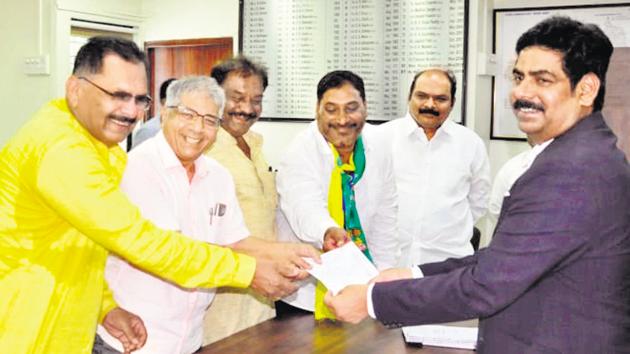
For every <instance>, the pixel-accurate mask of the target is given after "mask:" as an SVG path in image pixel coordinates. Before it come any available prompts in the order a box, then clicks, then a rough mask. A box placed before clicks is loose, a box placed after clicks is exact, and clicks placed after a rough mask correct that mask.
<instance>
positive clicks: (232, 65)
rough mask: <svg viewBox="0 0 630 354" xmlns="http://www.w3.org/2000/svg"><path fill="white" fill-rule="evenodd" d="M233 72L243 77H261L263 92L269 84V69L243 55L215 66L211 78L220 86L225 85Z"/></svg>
mask: <svg viewBox="0 0 630 354" xmlns="http://www.w3.org/2000/svg"><path fill="white" fill-rule="evenodd" d="M232 72H234V73H237V74H239V75H242V76H250V75H255V76H258V77H260V78H261V80H262V85H263V91H264V90H265V89H266V88H267V85H268V84H269V78H268V77H267V68H265V67H264V66H263V65H261V64H258V63H255V62H253V61H252V60H251V59H249V58H247V57H245V56H243V55H239V56H237V57H234V58H231V59H228V60H225V61H222V62H220V63H219V64H217V65H215V66H214V67H213V68H212V71H211V72H210V76H212V77H213V78H214V79H215V80H217V82H218V83H219V85H223V81H225V79H226V78H227V77H228V75H229V74H230V73H232Z"/></svg>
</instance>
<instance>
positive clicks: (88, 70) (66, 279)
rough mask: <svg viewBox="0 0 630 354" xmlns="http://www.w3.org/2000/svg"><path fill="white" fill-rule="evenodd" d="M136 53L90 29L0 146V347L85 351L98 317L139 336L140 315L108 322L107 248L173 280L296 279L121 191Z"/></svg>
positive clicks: (135, 109) (267, 289)
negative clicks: (63, 71)
mask: <svg viewBox="0 0 630 354" xmlns="http://www.w3.org/2000/svg"><path fill="white" fill-rule="evenodd" d="M144 60H145V59H144V54H143V53H142V52H141V51H140V50H139V49H138V47H137V46H136V45H135V44H133V43H132V42H129V41H126V40H120V39H115V38H108V37H100V38H99V37H96V38H93V39H91V40H90V41H89V42H88V43H87V44H86V45H85V46H83V47H82V48H81V50H80V51H79V53H78V55H77V58H76V62H75V68H74V71H73V75H72V76H71V77H70V78H69V79H68V81H67V82H66V99H61V100H55V101H52V102H50V103H49V104H47V105H45V106H44V107H43V108H42V109H41V110H40V111H39V112H38V113H36V114H35V116H34V117H33V118H32V119H31V120H30V121H29V122H28V123H27V124H26V125H25V126H24V127H23V128H22V129H21V130H20V131H19V132H18V133H17V134H16V135H15V136H14V137H13V138H12V139H11V140H10V141H9V142H8V143H7V144H6V145H5V146H4V147H3V148H2V150H0V352H2V353H12V354H21V353H64V354H67V353H90V351H91V347H92V342H93V340H94V333H95V328H96V324H97V322H98V321H101V322H103V321H105V324H109V325H110V327H113V329H117V330H121V334H120V336H121V337H126V339H128V340H129V343H131V344H130V346H128V347H127V349H135V348H137V347H138V346H141V345H142V343H141V342H142V341H143V339H142V338H141V337H142V333H143V331H144V329H143V328H141V329H139V327H143V326H142V325H141V323H140V325H139V326H138V323H137V322H135V323H134V327H133V328H131V329H129V328H128V327H124V326H122V327H118V328H116V325H120V322H116V321H111V320H110V322H109V323H108V322H107V321H108V320H107V318H110V317H114V316H110V315H111V314H112V313H116V314H118V313H119V312H116V311H112V309H114V308H116V306H117V305H116V304H115V303H114V301H113V299H112V297H111V293H110V292H109V290H108V289H107V288H106V286H105V282H104V280H103V271H104V266H105V259H106V257H107V254H108V251H109V252H113V253H115V254H117V255H119V256H120V257H122V258H125V259H126V260H128V261H129V262H130V263H132V264H135V265H136V266H137V267H139V268H141V269H144V270H147V271H149V272H152V273H154V274H157V275H159V276H161V277H163V278H165V279H168V280H170V281H173V282H175V283H177V284H179V285H181V286H184V287H191V288H195V287H216V286H234V287H247V286H251V287H252V288H253V289H255V290H257V291H258V292H260V293H262V294H264V295H266V296H271V297H278V296H281V295H282V294H284V293H287V292H292V291H294V289H295V287H294V285H293V284H292V283H290V281H289V280H288V279H287V278H285V277H286V276H295V275H296V273H295V272H296V269H295V268H293V269H289V268H288V267H286V264H283V265H282V266H280V265H279V264H278V263H277V262H273V261H269V260H268V259H265V258H257V259H254V258H252V257H249V256H246V255H241V254H237V253H235V252H232V251H231V250H230V249H227V248H222V247H217V246H213V245H210V244H205V243H201V242H197V241H193V240H191V239H189V238H186V237H184V236H182V235H180V234H178V233H177V232H174V231H164V230H161V229H158V228H157V227H155V226H154V225H153V224H152V223H150V222H149V221H147V220H145V219H143V218H142V216H141V215H140V212H139V211H138V209H137V208H136V207H135V206H133V205H132V204H131V203H130V202H129V201H128V199H127V198H126V197H125V195H124V194H123V193H122V192H121V191H120V189H119V182H120V179H121V175H122V172H123V170H124V166H125V162H126V154H125V153H124V152H123V151H122V150H121V148H120V147H118V142H119V141H121V140H123V139H124V138H125V137H126V136H127V135H128V134H129V133H130V132H131V130H132V129H133V126H134V124H135V122H136V120H137V119H140V118H142V116H143V114H144V110H145V109H146V108H147V107H148V106H149V104H150V101H151V99H150V98H149V97H148V95H147V88H146V86H147V85H146V83H147V79H146V66H145V63H144ZM283 275H284V276H285V277H283ZM131 318H132V319H133V316H131ZM136 320H137V318H136ZM123 324H124V323H123Z"/></svg>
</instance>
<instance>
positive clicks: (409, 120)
mask: <svg viewBox="0 0 630 354" xmlns="http://www.w3.org/2000/svg"><path fill="white" fill-rule="evenodd" d="M403 119H404V120H405V121H404V127H405V128H404V129H405V131H406V132H407V133H408V134H409V135H410V136H418V137H420V138H421V139H424V140H427V141H428V139H427V135H426V134H425V133H424V129H422V127H420V126H419V125H418V123H417V122H416V120H415V119H414V118H413V117H412V116H411V113H409V112H407V115H406V116H405V117H404V118H403ZM454 124H457V123H455V122H453V121H451V119H450V118H446V120H445V121H444V123H442V125H441V126H440V127H439V128H438V130H437V131H436V132H435V135H434V136H433V139H435V138H436V137H439V136H440V135H443V134H447V135H452V134H453V128H454Z"/></svg>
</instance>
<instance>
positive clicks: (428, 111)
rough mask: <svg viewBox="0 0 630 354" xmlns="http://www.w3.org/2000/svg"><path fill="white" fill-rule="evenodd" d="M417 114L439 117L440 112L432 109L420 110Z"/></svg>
mask: <svg viewBox="0 0 630 354" xmlns="http://www.w3.org/2000/svg"><path fill="white" fill-rule="evenodd" d="M418 112H419V113H420V114H432V115H434V116H436V117H437V116H439V115H440V112H438V111H436V110H435V109H432V108H420V109H419V110H418Z"/></svg>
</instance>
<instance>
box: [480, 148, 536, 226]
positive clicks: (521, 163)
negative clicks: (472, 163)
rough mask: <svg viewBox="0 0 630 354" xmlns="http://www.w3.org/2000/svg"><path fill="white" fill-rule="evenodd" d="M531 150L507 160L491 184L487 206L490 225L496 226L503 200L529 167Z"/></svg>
mask: <svg viewBox="0 0 630 354" xmlns="http://www.w3.org/2000/svg"><path fill="white" fill-rule="evenodd" d="M530 152H531V150H526V151H523V152H521V153H520V154H518V155H516V156H513V157H512V158H511V159H509V160H508V161H507V162H506V163H505V164H503V166H501V169H499V172H497V175H496V176H495V177H494V181H493V182H492V192H491V193H490V204H489V205H488V217H489V218H490V221H492V223H494V224H496V223H497V220H498V219H499V213H500V212H501V205H503V198H505V196H506V194H507V193H508V192H509V190H510V188H512V185H513V184H514V182H516V180H517V179H518V178H519V177H520V176H521V175H522V174H523V172H525V170H527V168H528V167H529V155H530Z"/></svg>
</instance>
